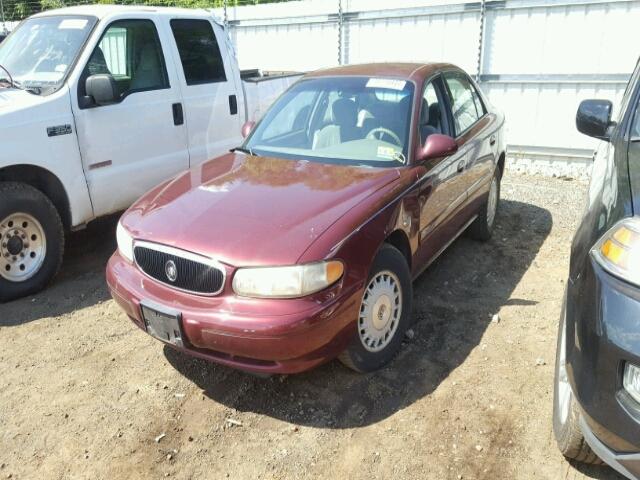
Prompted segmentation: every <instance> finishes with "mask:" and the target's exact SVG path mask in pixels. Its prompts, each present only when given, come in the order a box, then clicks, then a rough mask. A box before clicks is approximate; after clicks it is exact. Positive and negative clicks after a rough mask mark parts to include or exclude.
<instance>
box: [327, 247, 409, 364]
mask: <svg viewBox="0 0 640 480" xmlns="http://www.w3.org/2000/svg"><path fill="white" fill-rule="evenodd" d="M412 297H413V290H412V285H411V273H410V272H409V266H408V265H407V261H406V259H405V257H404V256H403V255H402V253H400V251H399V250H398V249H396V248H395V247H393V246H391V245H389V244H384V245H383V246H382V248H381V249H380V251H379V252H378V254H377V255H376V257H375V259H374V261H373V265H372V266H371V272H370V274H369V278H368V280H367V284H366V288H365V291H364V293H363V295H362V300H361V303H360V311H359V314H358V320H357V330H358V332H357V335H356V336H355V337H354V338H353V340H352V341H351V344H350V345H349V347H347V349H346V350H345V351H344V352H342V354H340V356H339V357H338V358H339V359H340V361H341V362H342V363H344V364H345V365H346V366H347V367H349V368H351V369H352V370H355V371H357V372H361V373H364V372H372V371H374V370H378V369H379V368H381V367H383V366H384V365H386V364H387V363H389V362H390V361H391V360H392V359H393V357H394V356H395V355H396V354H397V353H398V351H399V350H400V346H401V344H402V339H403V337H404V334H405V332H406V330H407V328H408V327H409V321H410V317H411V303H412Z"/></svg>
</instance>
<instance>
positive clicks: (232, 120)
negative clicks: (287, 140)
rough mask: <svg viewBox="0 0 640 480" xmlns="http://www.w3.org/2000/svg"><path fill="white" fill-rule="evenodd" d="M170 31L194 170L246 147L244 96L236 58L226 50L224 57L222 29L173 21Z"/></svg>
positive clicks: (203, 22) (196, 22) (209, 23)
mask: <svg viewBox="0 0 640 480" xmlns="http://www.w3.org/2000/svg"><path fill="white" fill-rule="evenodd" d="M169 26H170V28H171V32H172V34H173V37H174V40H175V44H174V45H173V48H174V49H175V55H174V56H175V57H176V58H179V59H180V63H181V66H182V68H179V67H178V68H177V74H178V78H179V81H180V87H181V90H182V97H183V99H184V110H185V118H186V122H187V132H188V143H189V153H190V159H191V166H194V165H198V164H200V163H202V162H204V161H206V160H209V159H211V158H214V157H216V156H218V155H221V154H223V153H225V152H227V151H228V150H229V149H231V148H233V147H237V146H238V145H240V143H242V137H241V134H240V129H241V127H242V124H241V123H242V117H241V115H240V114H239V109H238V104H239V100H240V99H238V97H237V96H238V95H239V94H240V92H238V91H237V90H236V86H235V83H234V82H233V71H232V68H231V64H230V62H231V61H232V58H231V57H230V56H229V55H228V54H227V51H226V50H224V53H225V54H224V55H223V54H221V50H220V46H219V42H218V40H217V39H218V38H222V35H223V32H222V29H221V27H220V26H219V25H217V24H216V23H214V22H212V21H210V20H207V19H193V18H192V19H188V18H174V19H172V20H170V21H169ZM220 43H221V44H222V46H223V47H224V46H225V43H224V42H220ZM176 63H177V62H176Z"/></svg>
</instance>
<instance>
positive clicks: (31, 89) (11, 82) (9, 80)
mask: <svg viewBox="0 0 640 480" xmlns="http://www.w3.org/2000/svg"><path fill="white" fill-rule="evenodd" d="M0 69H2V70H4V71H5V72H6V74H7V77H8V78H0V82H3V83H5V84H8V85H9V87H10V88H17V89H18V90H24V91H26V92H29V93H33V94H35V95H40V93H41V91H42V89H41V88H40V87H24V86H23V85H22V84H21V83H20V82H17V81H15V80H14V79H13V77H12V76H11V73H10V72H9V70H7V69H6V68H5V67H3V66H2V65H0Z"/></svg>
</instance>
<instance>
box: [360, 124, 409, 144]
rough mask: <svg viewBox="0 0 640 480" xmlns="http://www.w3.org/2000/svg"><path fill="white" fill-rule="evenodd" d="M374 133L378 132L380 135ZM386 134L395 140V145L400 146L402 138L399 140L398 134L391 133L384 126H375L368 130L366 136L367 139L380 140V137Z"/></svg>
mask: <svg viewBox="0 0 640 480" xmlns="http://www.w3.org/2000/svg"><path fill="white" fill-rule="evenodd" d="M376 133H379V134H380V136H379V137H376ZM385 135H388V136H390V137H391V139H392V140H393V141H394V142H395V144H396V145H398V146H399V147H401V146H402V140H400V137H398V135H396V134H395V133H393V132H392V131H391V130H389V129H388V128H384V127H376V128H374V129H372V130H370V131H369V133H367V136H366V138H369V139H372V138H374V139H376V140H382V138H383V137H384V136H385Z"/></svg>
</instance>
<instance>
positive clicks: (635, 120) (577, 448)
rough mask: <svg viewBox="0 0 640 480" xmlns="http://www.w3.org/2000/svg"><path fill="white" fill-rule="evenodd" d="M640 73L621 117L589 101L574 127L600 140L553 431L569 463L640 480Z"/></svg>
mask: <svg viewBox="0 0 640 480" xmlns="http://www.w3.org/2000/svg"><path fill="white" fill-rule="evenodd" d="M639 77H640V68H638V67H636V70H635V72H634V74H633V76H632V77H631V80H630V82H629V85H628V86H627V90H626V92H625V95H624V97H623V100H622V105H620V110H619V113H618V115H617V119H616V120H615V121H613V120H612V119H611V112H612V104H611V102H609V101H606V100H585V101H584V102H582V104H581V105H580V108H579V110H578V114H577V117H576V123H577V127H578V130H579V131H580V132H582V133H584V134H586V135H589V136H591V137H595V138H598V139H601V140H603V142H601V144H600V146H599V148H598V150H597V151H596V154H595V155H594V162H595V163H594V165H593V172H592V179H591V185H590V187H589V195H588V198H587V205H586V206H585V211H584V213H583V217H582V221H581V223H580V226H579V227H578V230H577V232H576V234H575V237H574V239H573V244H572V247H571V259H570V271H569V279H568V282H567V290H566V295H565V301H564V306H563V309H562V316H561V318H560V328H559V335H558V350H557V358H556V375H555V392H554V409H553V410H554V415H553V427H554V431H555V436H556V439H557V441H558V446H559V447H560V450H561V451H562V453H563V454H564V455H565V456H566V457H568V458H571V459H575V460H579V461H583V462H589V463H597V462H600V461H601V460H604V461H605V462H606V463H608V464H609V465H610V466H612V467H613V468H615V469H616V470H618V471H619V472H620V473H622V474H623V475H625V476H627V477H628V478H632V479H638V478H640V105H639V102H640V80H639Z"/></svg>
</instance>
